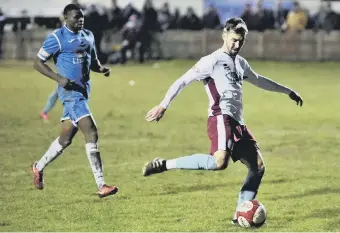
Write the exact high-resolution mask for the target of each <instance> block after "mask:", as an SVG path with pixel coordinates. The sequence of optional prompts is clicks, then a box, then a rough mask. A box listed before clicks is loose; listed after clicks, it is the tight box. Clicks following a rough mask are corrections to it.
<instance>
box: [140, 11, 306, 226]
mask: <svg viewBox="0 0 340 233" xmlns="http://www.w3.org/2000/svg"><path fill="white" fill-rule="evenodd" d="M247 32H248V29H247V26H246V24H245V22H244V21H243V20H242V19H240V18H231V19H229V20H227V21H226V23H225V26H224V28H223V33H222V38H223V46H222V48H220V49H218V50H216V51H215V52H213V53H211V54H209V55H207V56H205V57H202V58H201V59H200V60H199V61H198V62H197V63H196V64H195V65H194V66H193V67H192V68H191V69H190V70H188V71H187V72H186V73H185V74H184V75H183V76H182V77H180V78H179V79H178V80H176V81H175V82H174V83H173V84H172V85H171V87H170V88H169V90H168V92H167V93H166V95H165V98H164V99H163V101H162V102H161V103H160V104H159V105H157V106H155V107H154V108H152V109H151V110H150V111H149V112H148V113H147V115H146V117H145V119H146V120H147V121H149V122H152V121H159V120H160V119H161V118H162V117H163V115H164V113H165V111H166V109H167V108H168V107H169V105H170V103H171V101H172V100H173V99H174V98H175V97H176V96H177V95H178V94H179V93H180V92H181V90H182V89H183V88H184V87H185V86H187V85H188V84H190V83H191V82H193V81H195V80H196V81H203V83H204V87H205V90H206V92H207V95H208V98H209V110H208V112H209V117H208V130H207V131H208V136H209V139H210V141H211V148H210V154H194V155H190V156H185V157H180V158H177V159H170V160H165V159H158V158H157V159H154V160H152V161H151V162H149V163H147V164H146V165H145V166H144V168H143V175H144V176H149V175H151V174H156V173H161V172H164V171H167V170H171V169H187V170H199V169H204V170H215V171H217V170H224V169H226V168H227V166H228V163H229V159H230V157H231V158H232V159H233V161H234V162H236V161H237V160H240V161H241V162H242V163H243V164H245V165H246V166H247V168H248V174H247V177H246V179H245V181H244V184H243V186H242V188H241V191H240V193H239V199H238V203H237V205H240V204H241V203H242V202H243V201H246V200H253V199H254V198H255V197H256V194H257V192H258V188H259V186H260V183H261V179H262V177H263V175H264V172H265V165H264V161H263V158H262V156H261V153H260V150H259V147H258V145H257V143H256V140H255V138H254V136H253V135H252V133H251V132H250V130H249V129H248V128H247V127H246V125H245V123H244V120H243V114H242V106H243V104H242V85H243V80H244V81H248V82H250V83H252V84H254V85H256V86H258V87H260V88H262V89H265V90H268V91H274V92H279V93H283V94H287V95H288V96H289V97H290V98H291V99H292V100H294V101H295V102H296V103H297V105H300V106H302V104H303V100H302V98H301V97H300V95H299V94H298V93H296V92H295V91H293V90H292V89H290V88H288V87H285V86H283V85H281V84H279V83H276V82H274V81H272V80H270V79H268V78H266V77H263V76H261V75H259V74H257V73H255V72H254V71H253V70H252V68H251V67H250V65H249V64H248V62H247V60H246V59H244V58H243V57H241V56H240V55H238V53H239V52H240V50H241V48H242V46H243V44H244V42H245V39H246V36H247ZM233 223H235V224H236V223H237V220H236V217H235V216H234V218H233Z"/></svg>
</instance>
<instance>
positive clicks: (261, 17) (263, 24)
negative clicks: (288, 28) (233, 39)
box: [254, 0, 275, 31]
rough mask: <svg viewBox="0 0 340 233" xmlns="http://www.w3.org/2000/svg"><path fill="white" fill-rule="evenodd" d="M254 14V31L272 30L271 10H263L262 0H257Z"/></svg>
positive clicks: (272, 15)
mask: <svg viewBox="0 0 340 233" xmlns="http://www.w3.org/2000/svg"><path fill="white" fill-rule="evenodd" d="M254 14H255V16H256V19H257V23H258V24H257V25H256V29H257V30H258V31H264V30H266V29H273V28H274V23H275V18H274V14H273V11H272V10H268V9H265V8H264V6H263V0H258V1H257V3H256V5H255V10H254Z"/></svg>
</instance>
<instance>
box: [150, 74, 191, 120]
mask: <svg viewBox="0 0 340 233" xmlns="http://www.w3.org/2000/svg"><path fill="white" fill-rule="evenodd" d="M194 80H196V77H195V75H192V72H190V70H189V71H188V72H186V73H185V74H184V75H183V76H182V77H180V78H179V79H177V80H176V81H175V82H174V83H173V84H172V85H171V86H170V88H169V89H168V91H167V93H166V94H165V97H164V99H163V100H162V102H161V103H160V104H159V105H157V106H155V107H153V108H152V109H151V110H150V111H149V112H148V113H147V114H146V116H145V120H147V121H148V122H151V121H159V120H160V119H161V118H162V117H163V115H164V113H165V111H166V109H167V108H168V107H169V105H170V103H171V102H172V100H173V99H174V98H175V97H176V96H177V95H178V94H179V93H180V92H181V91H182V90H183V88H184V87H186V86H187V85H189V84H190V83H191V82H193V81H194Z"/></svg>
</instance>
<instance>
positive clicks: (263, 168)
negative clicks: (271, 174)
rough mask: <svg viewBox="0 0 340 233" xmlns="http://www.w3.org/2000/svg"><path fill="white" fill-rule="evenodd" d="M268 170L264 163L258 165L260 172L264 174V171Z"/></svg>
mask: <svg viewBox="0 0 340 233" xmlns="http://www.w3.org/2000/svg"><path fill="white" fill-rule="evenodd" d="M265 171H266V166H265V165H264V164H261V165H260V166H258V173H259V174H260V175H261V176H263V175H264V172H265Z"/></svg>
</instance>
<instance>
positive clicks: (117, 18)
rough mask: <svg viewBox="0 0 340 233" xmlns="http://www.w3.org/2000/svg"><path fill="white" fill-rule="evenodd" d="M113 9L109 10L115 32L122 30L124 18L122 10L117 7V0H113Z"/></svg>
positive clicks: (110, 20) (111, 26)
mask: <svg viewBox="0 0 340 233" xmlns="http://www.w3.org/2000/svg"><path fill="white" fill-rule="evenodd" d="M111 4H112V5H111V8H110V9H109V22H110V28H111V29H113V30H114V31H117V30H120V29H122V27H123V25H124V18H123V12H122V9H120V7H119V6H118V5H117V0H111Z"/></svg>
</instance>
